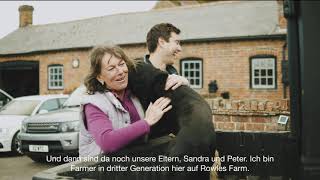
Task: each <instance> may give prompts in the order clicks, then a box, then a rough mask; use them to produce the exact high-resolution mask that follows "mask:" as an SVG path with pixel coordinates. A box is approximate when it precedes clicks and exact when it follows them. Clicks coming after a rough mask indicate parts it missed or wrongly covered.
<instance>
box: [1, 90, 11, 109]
mask: <svg viewBox="0 0 320 180" xmlns="http://www.w3.org/2000/svg"><path fill="white" fill-rule="evenodd" d="M9 101H10V98H9V97H7V96H6V95H5V94H3V93H2V92H0V108H1V107H2V106H4V105H6V104H7V103H8V102H9Z"/></svg>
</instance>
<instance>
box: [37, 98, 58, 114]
mask: <svg viewBox="0 0 320 180" xmlns="http://www.w3.org/2000/svg"><path fill="white" fill-rule="evenodd" d="M59 108H60V107H59V103H58V101H57V99H50V100H47V101H45V102H44V103H43V104H42V105H41V106H40V108H39V110H38V112H40V111H41V110H46V111H48V112H50V111H54V110H57V109H59Z"/></svg>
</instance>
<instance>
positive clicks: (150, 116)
mask: <svg viewBox="0 0 320 180" xmlns="http://www.w3.org/2000/svg"><path fill="white" fill-rule="evenodd" d="M170 102H171V100H170V99H169V98H165V97H161V98H159V99H157V100H156V101H155V102H154V103H153V104H152V103H150V104H149V107H148V109H147V110H146V115H145V118H144V119H145V120H146V121H147V123H148V124H149V125H150V126H152V125H154V124H155V123H157V122H158V121H159V120H160V119H161V118H162V116H163V114H164V113H166V112H167V111H169V110H170V109H171V108H172V105H169V104H170Z"/></svg>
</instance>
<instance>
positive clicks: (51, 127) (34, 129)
mask: <svg viewBox="0 0 320 180" xmlns="http://www.w3.org/2000/svg"><path fill="white" fill-rule="evenodd" d="M56 132H59V123H28V125H27V133H56Z"/></svg>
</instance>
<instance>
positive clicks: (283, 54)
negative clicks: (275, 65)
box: [282, 42, 289, 99]
mask: <svg viewBox="0 0 320 180" xmlns="http://www.w3.org/2000/svg"><path fill="white" fill-rule="evenodd" d="M286 47H287V42H285V43H284V45H283V46H282V65H284V64H286V66H287V67H284V68H282V76H283V75H284V73H288V70H289V69H288V63H284V62H285V61H286ZM283 70H287V72H283ZM288 75H289V74H287V75H286V76H287V77H286V78H289V77H288ZM282 83H283V98H284V99H286V98H287V87H288V79H287V80H285V81H282Z"/></svg>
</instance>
